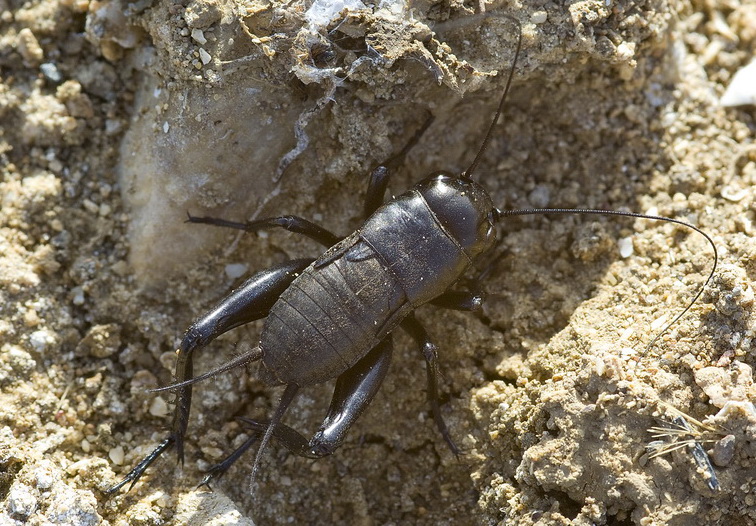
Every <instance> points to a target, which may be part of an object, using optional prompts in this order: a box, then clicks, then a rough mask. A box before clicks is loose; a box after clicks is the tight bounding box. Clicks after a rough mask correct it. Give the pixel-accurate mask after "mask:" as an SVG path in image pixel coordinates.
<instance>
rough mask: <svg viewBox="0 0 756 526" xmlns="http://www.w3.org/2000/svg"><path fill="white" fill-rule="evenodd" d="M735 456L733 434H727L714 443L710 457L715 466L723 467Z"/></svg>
mask: <svg viewBox="0 0 756 526" xmlns="http://www.w3.org/2000/svg"><path fill="white" fill-rule="evenodd" d="M733 456H735V435H727V436H726V437H724V438H722V439H721V440H717V442H716V444H714V451H713V452H712V454H711V459H712V460H713V461H714V463H715V464H716V465H717V466H720V467H725V466H728V465H730V462H732V458H733Z"/></svg>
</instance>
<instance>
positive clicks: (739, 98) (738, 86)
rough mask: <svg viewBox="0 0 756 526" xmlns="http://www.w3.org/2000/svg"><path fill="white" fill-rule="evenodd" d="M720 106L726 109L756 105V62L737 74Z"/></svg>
mask: <svg viewBox="0 0 756 526" xmlns="http://www.w3.org/2000/svg"><path fill="white" fill-rule="evenodd" d="M719 104H721V105H722V106H725V107H731V106H746V105H751V104H756V60H752V61H751V63H750V64H748V65H747V66H745V67H744V68H741V69H740V70H738V72H737V73H735V76H734V77H732V80H731V81H730V85H729V86H727V89H726V90H725V92H724V95H722V98H721V99H719Z"/></svg>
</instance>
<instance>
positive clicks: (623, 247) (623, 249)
mask: <svg viewBox="0 0 756 526" xmlns="http://www.w3.org/2000/svg"><path fill="white" fill-rule="evenodd" d="M617 248H619V253H620V257H621V258H622V259H625V258H629V257H630V256H632V255H633V238H632V237H623V238H620V239H619V241H617Z"/></svg>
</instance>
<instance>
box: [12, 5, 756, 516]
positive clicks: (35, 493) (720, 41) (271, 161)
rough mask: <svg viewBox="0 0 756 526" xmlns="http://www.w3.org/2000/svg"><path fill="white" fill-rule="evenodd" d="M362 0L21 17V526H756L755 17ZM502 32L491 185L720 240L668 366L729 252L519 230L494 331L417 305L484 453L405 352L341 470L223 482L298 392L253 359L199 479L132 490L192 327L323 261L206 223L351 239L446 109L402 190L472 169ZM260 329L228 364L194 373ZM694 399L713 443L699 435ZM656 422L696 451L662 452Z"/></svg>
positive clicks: (305, 398)
mask: <svg viewBox="0 0 756 526" xmlns="http://www.w3.org/2000/svg"><path fill="white" fill-rule="evenodd" d="M342 3H343V4H344V6H345V9H344V10H338V9H337V10H335V11H333V12H331V13H328V12H327V9H325V7H324V6H323V4H327V2H317V3H316V4H315V7H314V8H311V5H312V2H311V1H300V0H295V1H294V2H288V3H279V2H272V1H271V2H266V1H265V0H259V1H257V0H252V1H250V2H248V3H246V4H244V3H242V2H241V0H237V1H236V2H234V1H233V0H194V1H191V2H189V1H181V0H177V1H167V2H150V1H149V0H143V1H139V2H136V3H130V4H127V3H126V2H119V1H115V0H114V1H107V0H105V1H102V2H97V1H93V0H92V1H88V0H30V1H27V2H20V1H17V0H0V81H1V82H2V83H1V84H0V123H1V128H0V170H2V179H1V180H0V200H1V201H2V210H0V389H1V391H0V501H2V507H0V522H1V523H3V524H33V525H42V524H70V525H95V524H111V525H118V526H125V525H158V524H181V525H183V524H217V525H220V524H251V523H252V521H255V523H256V524H259V525H262V524H279V523H293V524H364V525H370V524H376V525H377V524H434V525H438V524H454V525H459V524H503V525H530V524H538V525H552V524H575V525H588V524H599V525H602V524H611V525H630V524H634V525H636V524H637V525H684V524H693V523H696V524H710V525H719V524H721V525H753V524H756V469H755V468H754V465H756V438H754V437H755V435H756V411H755V410H754V406H753V403H752V402H750V400H753V399H754V398H756V392H755V391H756V388H754V384H753V372H752V371H753V369H752V368H753V367H754V366H756V352H754V349H753V343H752V342H753V338H754V320H753V309H754V292H753V288H752V282H753V279H754V277H755V276H756V244H755V243H754V241H753V233H754V226H753V221H754V197H755V196H754V183H756V148H755V147H754V145H753V134H754V127H755V125H756V121H755V113H754V108H753V107H740V108H722V107H720V106H719V105H718V98H719V97H720V96H721V94H722V93H723V91H724V89H725V87H726V85H727V83H728V82H729V81H730V79H731V78H732V76H733V75H734V74H735V72H736V71H737V70H738V69H739V68H741V67H743V66H745V65H746V64H747V63H748V62H750V60H751V58H752V56H753V53H754V48H756V4H753V3H750V4H743V5H741V4H739V3H737V2H734V1H728V0H721V1H719V0H711V1H708V2H693V3H690V2H685V1H676V0H669V1H667V0H639V1H637V2H630V1H626V0H606V1H604V0H601V1H590V0H586V1H576V2H568V3H558V2H549V1H547V0H525V1H523V2H517V3H507V4H504V3H500V2H495V3H492V2H486V1H485V0H480V1H479V2H462V1H456V0H443V1H440V2H432V1H430V0H427V1H422V0H421V1H417V2H411V3H410V5H409V6H408V5H405V4H404V3H403V2H401V1H393V2H392V1H384V2H379V3H376V2H366V3H367V4H368V6H364V5H363V7H360V4H361V3H360V2H356V1H345V2H342ZM374 4H376V5H374ZM378 4H379V5H378ZM308 8H310V10H309V11H308ZM481 9H485V12H486V13H488V14H489V15H488V16H486V15H481V14H480V13H481ZM497 13H504V14H509V15H511V16H514V17H516V18H517V19H518V20H519V21H520V22H521V24H522V26H523V49H522V53H521V55H520V59H519V62H518V66H517V68H516V71H515V77H514V87H513V92H512V94H511V96H510V98H509V102H508V104H507V107H506V110H505V115H504V117H503V119H502V122H501V123H500V124H499V126H497V128H496V130H495V133H494V137H493V141H492V143H491V146H490V148H489V150H488V151H487V153H486V155H485V157H484V159H483V161H482V163H481V165H480V166H479V168H478V170H477V173H476V177H477V178H478V180H479V181H481V182H482V184H483V185H485V187H486V188H487V189H488V190H489V191H490V193H491V196H492V198H493V200H494V202H495V203H497V204H498V206H500V207H501V208H525V207H533V206H537V207H547V206H548V207H591V208H603V209H620V210H629V211H638V212H646V213H658V214H660V215H664V216H672V217H675V218H678V219H681V220H684V221H687V222H690V223H693V224H695V225H697V226H699V227H700V228H702V229H704V230H705V231H706V232H708V233H709V234H710V235H711V236H712V238H713V239H714V241H715V243H716V246H717V249H718V251H719V257H720V261H719V267H718V270H717V272H716V274H715V276H714V278H713V280H712V281H711V283H710V286H709V287H707V289H706V290H705V291H704V293H703V295H702V297H701V298H700V300H699V301H698V302H697V303H696V304H695V305H694V306H693V308H692V309H691V310H690V312H689V313H688V314H687V315H686V316H685V317H684V318H683V319H682V320H680V321H679V322H678V323H676V324H675V325H674V327H673V328H672V329H671V330H669V331H668V332H667V333H666V334H664V335H663V336H662V337H661V338H660V339H659V341H658V342H657V343H656V344H655V345H654V346H653V347H652V348H651V349H649V350H648V351H644V349H645V348H646V346H647V344H648V343H649V342H650V341H651V339H652V338H653V337H654V336H655V335H656V334H658V333H659V331H660V329H661V328H662V327H663V326H664V324H665V323H666V322H669V321H670V320H672V319H673V318H674V316H675V315H676V314H678V313H679V312H680V311H681V310H682V309H683V308H684V306H685V305H686V303H687V302H688V301H690V299H691V298H692V297H693V295H694V294H695V293H696V291H697V290H698V288H699V287H700V286H701V283H702V282H703V280H704V279H705V278H706V275H707V274H708V272H709V270H710V268H711V265H712V263H713V260H712V251H711V247H710V246H709V245H708V244H707V243H706V241H705V240H704V239H703V238H702V237H701V236H700V235H698V234H696V233H693V232H691V231H690V230H688V229H685V228H682V227H679V226H674V225H670V224H659V223H654V222H649V221H642V220H629V219H617V218H596V217H579V216H551V217H543V216H539V217H527V218H511V219H506V220H505V221H503V222H502V224H501V226H500V234H499V235H500V239H501V243H500V244H499V247H498V249H497V252H496V261H497V262H496V264H495V265H494V266H492V267H491V268H492V270H491V272H490V273H489V274H490V275H489V276H487V279H486V280H485V283H484V287H485V290H486V291H487V292H488V294H489V297H488V301H487V303H486V306H485V308H484V309H483V312H482V313H481V314H478V315H473V314H469V313H463V312H453V311H444V310H440V309H436V308H431V307H423V308H421V309H419V312H418V317H419V318H420V319H421V320H422V321H423V323H424V324H425V325H426V327H427V329H428V330H429V332H430V333H431V334H432V335H433V337H434V339H435V341H436V342H437V343H438V344H439V347H440V356H441V368H442V372H443V382H442V393H443V401H444V405H443V414H444V416H445V418H446V421H447V423H448V425H449V427H450V429H451V433H452V435H453V437H454V438H455V439H456V441H457V443H458V444H459V445H460V446H461V447H462V449H463V450H464V454H463V455H462V456H461V457H460V458H459V460H457V459H455V457H454V456H453V455H452V454H451V452H450V451H449V449H448V448H447V447H446V445H445V444H444V442H443V440H441V438H440V436H439V434H438V432H437V430H436V428H435V426H434V424H433V420H432V418H430V415H429V411H428V407H427V404H426V399H425V371H424V365H423V360H422V357H421V355H420V353H418V351H417V350H416V348H415V347H414V345H413V343H412V341H411V340H410V339H409V338H408V337H407V336H406V335H404V334H401V333H398V334H397V335H396V338H395V347H396V351H395V361H394V363H393V365H392V370H391V372H390V374H389V377H388V378H387V380H386V382H385V384H384V386H383V388H382V390H381V392H380V393H379V394H378V396H377V397H376V400H375V401H374V402H373V404H372V405H371V407H370V408H369V410H368V411H367V412H366V413H365V414H364V415H363V417H362V418H361V419H360V420H359V422H358V423H357V424H356V425H355V426H354V428H353V429H352V431H351V434H350V436H349V438H348V440H347V442H346V444H345V445H344V446H343V447H342V448H341V449H340V450H338V451H337V452H336V454H335V455H333V456H332V457H329V458H325V459H321V460H318V461H315V462H313V461H311V460H306V459H302V458H298V457H295V456H293V455H290V454H288V453H287V452H286V451H285V450H284V449H283V448H281V447H279V446H278V445H276V444H275V443H274V444H272V445H271V447H270V448H269V450H268V452H267V454H266V455H265V459H264V462H263V464H262V466H261V469H260V473H259V476H258V478H257V480H256V481H255V482H254V484H252V483H251V480H250V466H251V463H252V454H248V455H247V456H246V457H244V458H243V459H242V460H241V461H239V462H238V463H237V465H235V467H234V468H232V469H231V471H230V472H229V473H228V474H227V475H226V476H225V478H223V479H222V480H220V481H218V482H216V483H215V484H214V491H213V492H210V491H208V490H206V489H199V490H196V489H195V485H196V484H197V482H198V481H199V480H200V479H201V478H202V472H203V471H204V470H206V469H207V468H208V467H209V466H211V465H212V464H214V463H215V462H217V461H218V460H219V459H220V458H222V457H223V455H224V454H225V453H228V452H229V451H230V450H231V449H232V448H233V447H234V446H235V445H238V444H239V443H241V441H243V440H244V439H245V438H246V436H247V435H245V434H244V432H245V430H244V429H243V428H242V427H240V425H239V424H238V423H237V422H235V421H234V417H236V416H251V417H254V418H264V417H265V416H266V415H269V414H270V412H271V408H272V407H273V405H274V404H275V403H276V401H277V399H278V397H279V396H280V393H281V391H280V388H275V389H274V388H270V387H268V386H265V385H263V384H262V383H261V382H260V381H259V380H257V379H256V377H255V370H254V368H251V369H250V371H248V372H247V371H235V372H232V373H229V374H225V375H221V376H219V377H217V378H216V379H213V380H211V381H207V382H205V383H204V384H202V385H200V386H198V387H197V389H196V391H195V398H194V406H193V416H192V420H191V422H190V428H189V436H188V439H187V458H186V463H185V464H184V466H183V469H181V468H179V467H177V466H176V463H175V456H174V455H173V454H172V452H171V453H169V454H166V455H165V458H161V459H160V460H158V461H157V462H156V463H155V464H154V465H153V466H152V467H151V468H150V469H149V470H148V472H147V473H146V474H145V476H144V477H143V478H142V480H140V481H139V483H138V484H137V485H136V486H135V487H134V488H133V489H132V490H131V491H129V492H125V491H122V492H120V493H119V494H118V495H115V496H112V497H110V498H108V497H106V496H105V495H104V494H103V493H102V490H104V489H106V488H107V487H109V486H110V485H112V484H114V483H115V482H117V481H118V480H120V478H121V477H123V476H124V475H125V473H126V472H127V471H128V470H129V469H130V468H131V467H132V466H133V465H134V464H135V463H136V462H138V461H139V460H140V459H141V458H142V457H143V456H144V455H145V454H146V453H148V452H149V451H151V449H152V448H153V447H155V445H156V444H157V443H158V442H159V441H160V440H161V439H162V438H163V437H164V436H165V429H166V426H168V425H169V423H170V410H171V406H170V404H169V402H170V396H166V395H154V394H150V393H147V389H149V388H151V387H156V386H158V385H164V384H167V383H169V382H170V381H171V375H172V369H173V362H174V352H173V351H174V349H176V347H177V344H178V342H179V341H180V339H181V336H182V333H183V331H184V329H185V328H186V327H187V326H188V325H189V324H190V323H191V322H192V320H193V319H194V318H195V317H196V316H198V315H199V314H200V313H202V312H203V311H204V310H206V309H208V308H209V307H211V306H212V305H213V303H214V302H215V301H217V300H218V299H219V298H220V297H222V296H223V295H224V293H226V292H227V291H228V290H230V289H231V288H232V287H234V286H235V285H238V284H239V283H240V282H241V280H243V279H244V277H245V276H246V275H248V274H249V273H251V272H253V271H255V270H259V269H262V268H265V267H268V266H270V265H272V264H275V263H277V262H281V261H283V260H285V259H288V258H292V257H305V256H308V255H314V254H317V253H318V251H319V250H322V249H321V248H319V247H318V246H317V245H316V244H315V243H314V242H311V241H309V240H304V241H303V240H302V238H301V237H299V236H296V235H294V234H289V233H285V232H282V231H276V232H269V233H267V234H265V235H262V234H259V235H246V236H244V235H238V234H237V233H235V232H233V231H225V230H220V229H213V228H210V227H204V226H197V225H187V224H185V223H184V222H183V220H184V218H185V214H186V212H187V211H191V212H192V213H195V214H208V215H219V216H223V217H227V218H229V219H236V220H244V219H248V218H251V217H254V216H257V217H264V216H266V215H275V214H279V213H295V214H298V215H301V216H303V217H306V218H311V219H315V220H316V221H318V222H320V223H322V224H323V225H324V226H326V227H327V228H329V229H332V230H334V231H335V232H338V233H346V232H349V231H351V230H354V229H355V228H356V227H357V226H359V224H360V221H361V218H360V214H361V207H362V201H361V200H362V198H363V196H364V190H365V187H366V184H367V177H368V174H369V172H370V170H371V169H372V168H373V167H374V166H375V165H377V164H378V163H380V162H382V161H385V160H386V159H388V158H390V157H391V156H392V155H393V154H395V153H396V152H398V151H399V150H400V149H401V148H402V147H403V146H404V145H405V144H406V143H407V141H408V140H409V138H410V137H411V136H412V135H413V133H414V132H415V130H417V129H418V128H419V127H420V126H421V125H422V123H423V122H424V120H425V119H426V118H427V116H428V115H429V114H432V115H434V116H435V121H434V123H433V124H432V126H431V127H430V128H429V129H428V131H427V132H426V133H425V134H424V135H423V137H422V138H421V140H420V142H419V144H417V145H416V147H415V148H414V149H413V150H412V151H411V152H410V154H409V156H408V157H407V159H406V160H405V162H404V163H402V165H401V167H400V168H399V169H398V170H397V172H396V174H395V176H394V178H393V179H392V182H391V186H390V191H391V192H393V193H395V194H398V193H400V192H402V191H403V190H404V189H406V188H408V187H409V186H411V185H412V184H413V182H415V181H417V180H419V179H420V178H422V177H424V176H425V175H426V174H428V173H431V172H433V171H435V170H442V169H443V170H447V171H451V172H459V171H461V170H464V169H465V168H466V167H467V166H468V165H469V163H470V162H471V160H472V157H473V156H474V154H475V151H476V150H477V148H478V147H479V145H480V142H481V139H482V136H483V134H484V131H485V128H486V126H487V123H488V122H489V121H490V119H491V116H492V113H493V108H494V107H495V105H496V101H497V99H498V97H499V96H500V94H501V91H502V89H503V85H504V81H505V79H506V74H507V71H508V68H509V65H510V64H511V63H512V59H513V55H514V49H515V44H516V39H517V31H516V30H515V29H514V26H513V24H512V23H511V22H509V21H508V20H507V19H505V18H502V17H497V16H496V14H497ZM619 247H623V251H624V252H623V254H622V255H620V250H619ZM630 248H632V250H631V252H632V253H631V254H628V252H630V250H629V249H630ZM482 266H485V264H483V265H482ZM260 327H261V325H260V323H259V322H256V323H253V324H251V326H250V327H249V328H245V329H239V330H236V331H234V332H232V333H229V334H228V335H226V336H224V337H223V338H221V339H220V340H219V341H216V342H214V343H213V344H211V345H210V346H209V347H208V348H207V349H206V350H204V351H203V352H202V353H201V354H200V355H199V356H198V359H197V364H198V368H199V369H200V370H207V369H209V368H211V367H214V366H217V365H219V364H221V363H223V362H224V361H225V360H227V359H228V358H229V357H231V356H233V355H234V353H235V352H238V351H235V347H236V346H237V345H238V344H241V345H249V344H250V343H251V344H254V341H255V339H256V338H257V337H258V334H259V330H260ZM331 390H332V385H323V386H318V387H315V388H309V389H306V390H304V391H303V393H302V394H301V395H300V396H299V398H298V399H297V400H296V402H295V404H294V406H293V407H292V408H291V409H290V410H289V412H288V414H287V415H286V418H285V420H286V422H287V423H288V424H290V425H292V426H293V427H295V428H297V429H300V430H302V431H303V432H304V433H306V434H308V435H309V434H312V433H313V432H314V431H315V430H316V429H317V427H318V424H319V421H320V420H321V419H322V417H323V415H324V413H325V411H326V408H327V405H328V401H329V399H330V393H331ZM671 408H676V410H678V411H682V412H683V413H685V414H686V415H689V416H688V417H686V421H687V422H688V425H689V426H691V429H692V431H690V432H682V433H675V431H674V429H673V427H674V426H673V425H672V424H671V423H670V422H671V421H672V419H673V418H675V417H676V416H678V413H676V412H675V411H674V410H673V409H671ZM654 426H656V427H662V428H666V429H667V430H668V431H662V432H661V434H662V435H668V436H667V438H666V440H667V441H668V442H669V441H671V440H672V438H673V437H674V436H676V435H677V436H678V438H679V439H680V440H687V441H688V446H693V445H694V444H698V446H697V449H695V450H694V449H693V448H692V447H688V446H686V447H682V448H681V449H679V450H676V451H671V452H667V453H665V454H662V455H659V456H656V457H654V458H651V457H652V455H651V454H649V453H650V452H649V451H648V450H647V449H646V446H647V444H649V443H650V442H652V441H654V440H656V438H655V437H654V436H653V435H654V433H653V432H650V431H648V429H649V428H651V427H654ZM694 451H698V452H699V455H698V457H697V458H698V459H699V460H698V462H697V461H696V457H695V456H694V454H693V453H694ZM701 452H704V453H703V455H701V454H700V453H701ZM706 452H708V453H706ZM706 458H710V459H711V462H713V467H712V468H711V469H709V468H707V467H706V465H705V461H706V460H705V459H706ZM712 474H715V476H716V477H717V479H718V484H719V489H712V487H714V486H715V484H714V481H713V479H711V475H712Z"/></svg>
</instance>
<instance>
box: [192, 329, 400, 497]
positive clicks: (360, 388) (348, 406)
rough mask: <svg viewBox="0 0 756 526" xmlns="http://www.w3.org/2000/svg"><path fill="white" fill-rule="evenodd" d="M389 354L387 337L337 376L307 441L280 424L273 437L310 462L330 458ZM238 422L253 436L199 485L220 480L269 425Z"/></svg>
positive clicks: (378, 382) (377, 380)
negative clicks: (317, 425) (324, 411)
mask: <svg viewBox="0 0 756 526" xmlns="http://www.w3.org/2000/svg"><path fill="white" fill-rule="evenodd" d="M392 351H393V345H392V343H391V337H390V336H388V337H387V338H386V339H385V340H383V341H382V342H381V343H380V344H378V345H377V346H375V347H374V348H373V350H371V351H370V352H369V353H368V354H367V355H366V356H365V357H364V358H363V359H362V360H360V361H359V362H357V363H356V364H355V365H354V366H353V367H352V368H351V369H349V370H347V371H346V372H345V373H343V374H342V375H341V376H339V378H338V379H337V380H336V387H335V389H334V392H333V398H332V399H331V404H330V406H329V407H328V412H327V414H326V417H325V419H324V420H323V423H322V424H321V426H320V429H318V431H317V433H315V435H314V436H313V437H312V438H311V439H310V440H307V438H305V437H304V435H302V434H301V433H299V432H298V431H296V430H294V429H293V428H291V427H289V426H287V425H285V424H281V423H278V424H277V425H276V426H275V428H274V429H273V431H272V436H273V438H275V439H276V441H278V443H280V444H281V445H283V446H284V447H285V448H286V449H288V450H289V451H290V452H292V453H294V454H295V455H299V456H301V457H306V458H313V459H314V458H321V457H324V456H327V455H331V454H332V453H333V452H334V451H336V449H338V448H339V447H340V446H341V445H342V444H343V443H344V439H345V438H346V435H347V432H348V431H349V429H350V428H351V427H352V425H354V423H355V422H356V421H357V419H358V418H359V417H360V415H361V414H362V412H363V411H364V410H365V408H366V407H367V406H368V405H369V404H370V402H372V400H373V398H374V397H375V395H376V393H377V392H378V389H379V388H380V386H381V384H382V383H383V380H384V378H385V377H386V373H387V372H388V369H389V365H390V363H391V354H392ZM239 420H241V421H242V422H244V424H245V425H246V427H248V428H249V429H251V430H252V431H253V432H254V433H253V434H252V436H251V437H250V438H248V439H247V440H246V441H245V442H244V443H243V444H242V445H241V446H239V447H238V448H237V449H236V450H234V452H233V453H231V454H230V455H229V456H228V457H226V458H225V459H223V460H222V461H221V462H219V463H218V464H216V465H215V466H213V467H212V468H210V471H209V472H208V473H207V475H206V476H205V478H204V479H202V482H201V483H200V485H207V484H209V483H210V481H211V480H213V479H218V478H220V477H222V476H223V474H224V473H225V472H226V471H227V470H228V468H230V467H231V465H232V464H233V463H234V462H236V461H237V460H238V459H239V458H240V457H241V456H242V455H243V454H244V452H245V451H247V449H249V448H250V447H251V446H252V445H254V443H255V442H257V440H259V439H260V437H261V435H262V433H264V432H265V431H266V430H267V429H268V427H269V422H268V421H265V420H261V421H257V420H251V419H249V418H240V419H239Z"/></svg>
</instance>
